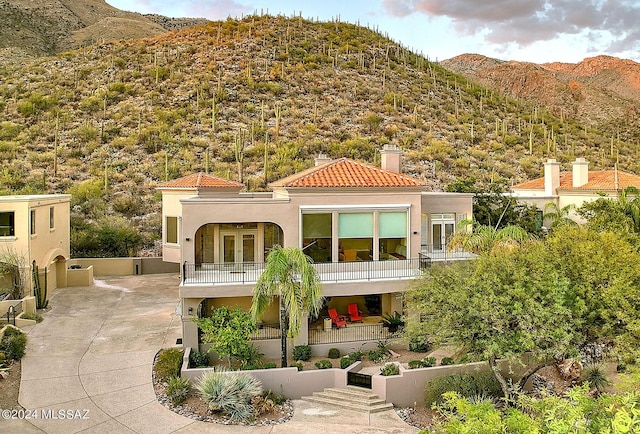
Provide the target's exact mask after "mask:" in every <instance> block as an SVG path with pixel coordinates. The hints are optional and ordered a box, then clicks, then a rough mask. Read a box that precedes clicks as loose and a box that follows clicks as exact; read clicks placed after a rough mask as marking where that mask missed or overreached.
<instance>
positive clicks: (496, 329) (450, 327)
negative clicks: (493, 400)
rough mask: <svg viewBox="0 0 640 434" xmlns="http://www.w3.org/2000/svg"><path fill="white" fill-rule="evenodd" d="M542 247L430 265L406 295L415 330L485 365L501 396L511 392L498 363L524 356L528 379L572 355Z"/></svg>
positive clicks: (561, 300) (557, 285) (566, 317)
mask: <svg viewBox="0 0 640 434" xmlns="http://www.w3.org/2000/svg"><path fill="white" fill-rule="evenodd" d="M544 253H545V250H544V246H543V244H542V243H541V242H537V243H531V244H529V245H527V247H526V248H519V247H515V248H514V249H512V250H504V251H501V252H500V253H499V254H495V255H482V256H480V257H479V258H478V259H477V260H476V261H468V262H460V263H456V264H451V265H446V266H434V267H432V268H431V269H430V270H429V272H428V273H427V274H426V275H425V277H424V278H422V279H420V280H419V281H417V283H416V284H414V286H413V288H412V289H411V290H410V291H409V293H408V304H409V306H410V308H412V309H414V310H416V311H418V312H420V313H424V314H426V315H423V316H422V317H423V318H424V321H423V322H422V323H421V324H420V326H419V329H418V330H415V329H414V330H413V331H410V334H412V333H415V332H416V331H418V332H420V333H421V334H424V333H426V334H427V335H429V336H430V337H432V338H434V339H435V340H436V341H442V340H444V339H447V338H453V339H454V341H455V342H457V343H458V344H460V345H462V346H464V347H466V348H469V351H470V352H471V353H472V354H476V355H477V356H480V357H482V358H483V360H487V362H488V364H489V366H490V367H491V369H492V371H493V372H494V375H495V376H496V378H497V379H498V381H499V382H500V384H501V386H502V389H503V392H504V394H505V396H506V397H509V395H510V390H509V385H508V384H507V382H506V380H505V378H504V377H503V376H502V374H501V373H500V371H499V369H498V365H497V360H498V359H500V358H504V359H508V360H510V361H512V362H515V361H516V360H519V358H520V356H521V355H522V354H523V353H530V354H531V355H532V357H533V360H534V362H535V363H534V364H533V365H531V366H530V367H529V368H528V369H527V370H526V371H525V373H524V374H523V375H522V376H521V377H520V378H519V380H518V381H517V383H518V386H520V387H522V386H524V384H525V383H526V381H527V379H528V378H529V377H530V376H531V375H533V374H534V373H535V372H536V371H537V370H538V369H540V368H541V367H543V366H544V365H546V364H547V363H548V360H549V359H551V358H553V357H557V356H559V355H566V354H567V353H569V352H570V351H572V350H573V348H574V347H573V343H574V342H575V341H576V336H575V335H576V334H577V331H576V330H575V329H574V328H573V319H572V316H571V310H570V309H569V308H568V307H567V306H566V305H565V301H566V299H567V297H568V296H569V282H568V281H567V279H565V278H564V276H562V274H561V273H559V272H558V270H557V269H556V267H555V266H554V265H553V264H551V263H550V261H548V260H547V258H546V257H545V256H544Z"/></svg>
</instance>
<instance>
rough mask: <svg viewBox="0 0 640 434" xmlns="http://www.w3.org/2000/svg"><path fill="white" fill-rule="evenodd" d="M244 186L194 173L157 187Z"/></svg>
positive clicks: (201, 173)
mask: <svg viewBox="0 0 640 434" xmlns="http://www.w3.org/2000/svg"><path fill="white" fill-rule="evenodd" d="M243 187H244V184H241V183H239V182H235V181H229V180H228V179H223V178H218V177H217V176H212V175H207V174H206V173H203V172H200V173H194V174H192V175H187V176H183V177H182V178H178V179H174V180H172V181H168V182H165V183H163V184H161V185H160V187H158V188H159V189H165V188H166V189H174V188H175V189H199V188H236V189H237V188H243Z"/></svg>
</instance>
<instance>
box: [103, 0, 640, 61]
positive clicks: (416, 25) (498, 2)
mask: <svg viewBox="0 0 640 434" xmlns="http://www.w3.org/2000/svg"><path fill="white" fill-rule="evenodd" d="M107 3H109V4H110V5H112V6H114V7H116V8H118V9H122V10H128V11H135V12H140V13H157V14H161V15H166V16H171V17H204V18H208V19H211V20H218V19H226V18H227V17H229V16H231V17H240V16H242V15H243V14H244V15H247V14H252V13H253V12H254V11H257V12H258V13H260V11H261V10H263V11H264V12H265V13H266V12H267V11H268V12H269V13H270V14H271V15H277V14H282V15H286V16H291V15H293V14H295V15H298V14H299V13H300V12H301V13H302V16H303V17H305V18H318V19H320V20H330V19H332V18H333V17H338V16H340V19H341V20H342V21H347V22H351V23H357V22H359V23H360V24H361V25H365V26H367V25H368V26H369V27H372V28H376V27H377V28H378V29H379V30H380V31H381V32H383V33H385V32H386V33H387V34H388V35H389V37H391V38H392V39H394V40H396V41H400V42H401V43H402V44H403V45H405V46H407V47H409V48H412V49H413V50H414V51H417V52H422V53H423V54H424V55H425V56H428V57H429V58H430V59H431V60H444V59H448V58H451V57H454V56H457V55H459V54H463V53H477V54H484V55H485V56H489V57H494V58H498V59H503V60H519V61H528V62H535V63H544V62H555V61H560V62H570V63H576V62H579V61H581V60H582V59H584V58H585V57H592V56H596V55H600V54H606V55H611V56H616V57H621V58H625V59H631V60H635V61H636V62H638V61H640V0H369V1H365V0H342V1H337V0H325V1H310V0H306V1H293V0H272V1H264V0H184V1H181V2H176V1H175V0H107Z"/></svg>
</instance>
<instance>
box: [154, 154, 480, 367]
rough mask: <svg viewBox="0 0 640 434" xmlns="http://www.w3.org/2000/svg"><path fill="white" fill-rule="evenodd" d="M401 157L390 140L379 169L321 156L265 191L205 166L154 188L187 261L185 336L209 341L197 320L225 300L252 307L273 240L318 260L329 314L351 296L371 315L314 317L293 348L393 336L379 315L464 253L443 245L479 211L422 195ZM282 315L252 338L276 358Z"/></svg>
mask: <svg viewBox="0 0 640 434" xmlns="http://www.w3.org/2000/svg"><path fill="white" fill-rule="evenodd" d="M400 164H401V152H400V150H399V149H398V148H397V147H395V146H390V145H387V146H385V149H384V150H383V151H382V168H378V167H375V166H372V165H369V164H365V163H362V162H358V161H354V160H350V159H347V158H341V159H338V160H333V161H331V160H329V159H327V158H326V157H322V156H321V157H320V158H318V159H316V166H315V167H312V168H310V169H307V170H305V171H302V172H300V173H297V174H295V175H292V176H289V177H287V178H284V179H281V180H279V181H276V182H273V183H271V184H270V185H269V187H270V189H271V191H269V192H243V191H242V190H243V189H244V186H243V185H242V184H240V183H237V182H233V181H228V180H224V179H220V178H217V177H214V176H210V175H206V174H202V173H199V174H194V175H189V176H186V177H183V178H180V179H176V180H174V181H170V182H167V183H165V184H164V185H162V186H161V187H159V190H160V191H161V192H162V217H163V241H164V242H163V258H164V260H165V261H169V262H176V263H180V264H182V280H181V283H180V298H181V302H182V315H183V344H184V345H185V346H187V347H192V348H199V347H200V348H202V346H201V345H199V342H198V330H197V327H196V325H195V323H194V322H193V321H192V319H193V317H194V316H209V314H210V313H211V311H212V309H215V308H218V307H220V306H223V305H226V306H232V307H233V306H240V307H242V308H244V309H249V307H250V306H251V301H252V293H253V285H254V284H255V282H256V280H257V278H258V277H259V275H260V273H261V271H262V270H263V263H264V260H265V258H266V256H267V255H268V254H269V251H270V249H271V248H272V247H273V246H275V245H276V244H278V245H282V246H284V247H299V248H301V249H303V250H304V252H305V253H306V254H307V255H309V256H310V257H311V258H312V259H313V261H314V263H315V267H316V269H317V270H318V273H319V275H320V279H321V280H322V288H323V293H324V295H325V297H326V299H327V306H326V307H325V310H324V311H323V312H322V313H321V315H322V317H323V318H325V317H326V315H327V310H326V309H327V308H335V309H337V311H338V313H340V314H344V315H346V314H347V305H348V304H352V303H356V304H357V305H358V308H359V310H361V311H362V312H363V313H364V316H365V318H364V320H363V321H362V324H359V325H358V326H357V327H356V326H355V325H353V326H352V325H349V326H348V327H347V328H346V329H345V328H342V329H339V330H336V329H333V330H331V331H329V327H330V322H327V320H326V319H325V320H324V321H323V318H320V319H319V320H315V321H313V320H310V321H309V328H308V329H307V328H305V327H303V329H304V330H302V331H301V333H300V336H299V337H298V339H297V340H296V342H295V344H307V343H308V344H311V345H312V346H317V348H316V349H315V350H314V351H315V352H316V353H318V354H326V349H327V348H328V347H331V346H336V347H340V345H339V344H342V345H343V348H346V350H349V348H352V347H353V346H354V342H357V341H372V342H376V341H378V340H380V339H382V338H384V337H386V336H387V335H388V332H387V331H386V329H383V328H382V326H381V324H379V321H380V316H381V315H382V314H390V313H393V312H394V311H398V312H402V311H403V292H404V291H405V289H406V288H407V285H408V284H409V283H410V282H411V280H413V279H415V278H416V277H417V276H419V275H420V274H421V269H422V268H424V267H426V266H429V264H430V262H431V261H436V260H445V259H461V258H468V255H466V254H464V253H463V252H453V253H451V252H447V251H446V240H447V237H448V236H449V235H451V234H452V233H453V232H454V231H455V229H456V225H457V223H458V222H460V221H461V220H463V219H468V218H471V213H472V198H473V195H471V194H460V193H437V192H428V191H425V190H426V187H425V182H424V181H422V180H419V179H417V178H414V177H411V176H408V175H404V174H401V173H399V172H400ZM278 318H279V316H278V305H277V303H275V304H274V305H273V308H272V309H270V310H269V311H268V312H267V314H266V315H265V316H264V318H263V324H261V329H260V331H259V333H258V335H257V336H256V337H257V338H264V339H263V340H261V341H259V344H260V347H261V349H262V351H263V352H264V353H265V354H267V355H268V356H270V357H271V356H277V354H279V349H280V347H279V345H280V344H279V340H278V337H279V334H278V333H279V331H278V325H277V323H278ZM305 323H307V322H306V321H303V324H305ZM323 328H324V329H326V330H327V331H323Z"/></svg>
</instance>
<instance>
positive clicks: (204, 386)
mask: <svg viewBox="0 0 640 434" xmlns="http://www.w3.org/2000/svg"><path fill="white" fill-rule="evenodd" d="M196 389H197V390H198V392H200V396H201V398H202V400H203V401H204V402H206V403H207V405H208V406H209V409H210V410H212V411H220V412H222V413H224V414H225V415H227V416H228V417H229V419H231V420H232V421H240V422H242V421H248V420H250V419H251V417H252V416H253V406H252V405H251V400H252V399H253V398H255V397H257V396H260V394H261V393H262V384H261V383H260V381H259V380H258V379H257V378H255V377H252V376H251V375H249V374H246V373H243V372H241V373H229V372H227V371H225V370H223V369H220V370H214V371H211V372H208V373H206V374H204V375H203V376H202V378H201V379H200V381H199V383H198V385H197V386H196Z"/></svg>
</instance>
